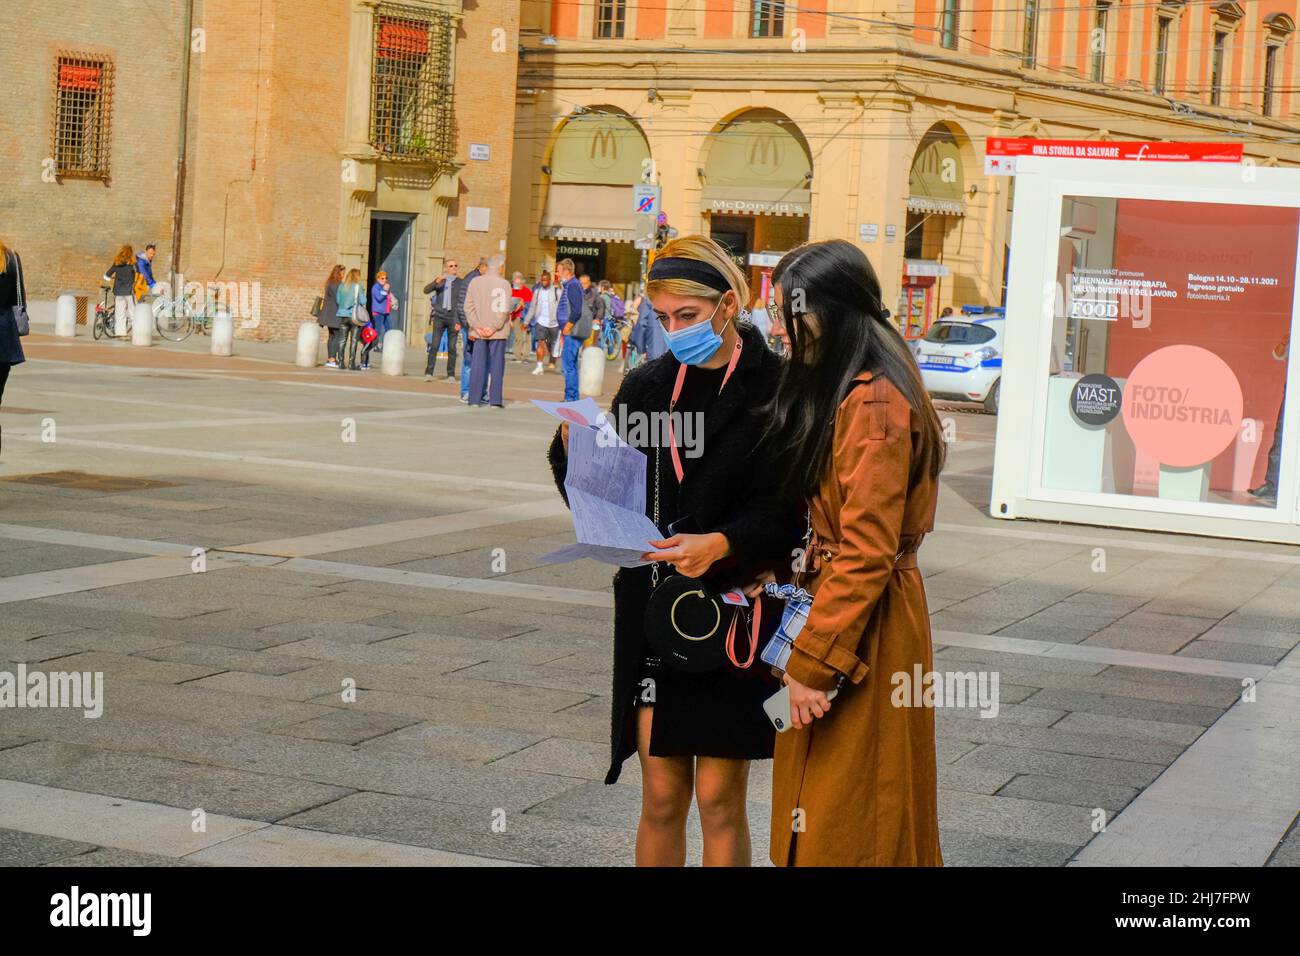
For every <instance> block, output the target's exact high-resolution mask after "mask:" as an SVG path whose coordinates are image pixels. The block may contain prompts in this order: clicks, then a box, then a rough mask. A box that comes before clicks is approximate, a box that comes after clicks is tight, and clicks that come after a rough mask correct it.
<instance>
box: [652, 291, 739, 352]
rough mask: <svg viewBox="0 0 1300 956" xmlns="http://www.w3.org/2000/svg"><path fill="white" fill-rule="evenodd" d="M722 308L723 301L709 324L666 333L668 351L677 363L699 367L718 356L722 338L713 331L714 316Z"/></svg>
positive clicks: (719, 302) (699, 324)
mask: <svg viewBox="0 0 1300 956" xmlns="http://www.w3.org/2000/svg"><path fill="white" fill-rule="evenodd" d="M721 307H722V300H721V299H719V300H718V304H717V305H715V306H714V307H713V312H712V313H711V314H710V315H709V319H708V321H707V322H699V323H697V324H695V325H688V326H687V327H686V328H684V329H678V330H677V331H676V332H665V333H664V338H665V339H666V340H667V342H668V349H669V351H671V352H672V353H673V356H674V357H675V358H676V359H677V361H679V362H681V363H682V364H683V365H699V364H700V363H701V362H707V361H708V360H709V359H711V358H713V356H714V355H716V354H717V352H718V349H720V348H721V347H722V336H721V335H720V334H719V333H717V332H715V331H713V316H715V315H717V314H718V309H719V308H721ZM727 322H728V323H730V322H731V320H730V319H728V320H727ZM722 328H723V330H724V331H725V330H726V328H727V326H726V325H724V326H723V327H722Z"/></svg>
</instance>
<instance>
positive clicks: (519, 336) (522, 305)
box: [506, 272, 533, 362]
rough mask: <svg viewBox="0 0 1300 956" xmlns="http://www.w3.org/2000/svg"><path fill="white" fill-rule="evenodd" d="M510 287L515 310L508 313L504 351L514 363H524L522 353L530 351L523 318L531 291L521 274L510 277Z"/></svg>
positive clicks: (530, 298) (517, 273) (529, 300)
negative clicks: (508, 319) (508, 324)
mask: <svg viewBox="0 0 1300 956" xmlns="http://www.w3.org/2000/svg"><path fill="white" fill-rule="evenodd" d="M510 285H511V286H512V287H513V288H514V293H513V295H514V297H515V310H514V311H513V312H511V313H510V338H508V339H506V351H507V352H508V353H510V356H511V358H512V359H513V360H514V361H516V362H526V361H527V359H525V358H524V353H526V352H528V351H531V349H530V348H529V342H528V339H529V336H528V325H527V323H526V322H525V321H524V316H525V315H526V314H527V311H528V305H529V303H531V302H532V301H533V290H532V289H530V288H528V285H527V283H525V282H524V274H523V273H522V272H516V273H515V274H514V275H513V276H512V277H511V279H510Z"/></svg>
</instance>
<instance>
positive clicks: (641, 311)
mask: <svg viewBox="0 0 1300 956" xmlns="http://www.w3.org/2000/svg"><path fill="white" fill-rule="evenodd" d="M636 323H637V326H638V327H639V328H641V329H642V332H641V346H642V347H641V354H642V355H643V356H644V357H645V360H646V361H647V362H651V361H654V360H655V359H657V358H658V357H659V356H661V355H663V354H664V353H665V352H667V351H668V340H667V339H665V338H664V327H663V323H661V322H660V321H659V319H658V318H657V317H656V316H655V311H654V308H653V307H652V306H651V305H650V296H649V295H646V294H643V295H642V296H641V302H640V304H639V305H638V306H637V309H636Z"/></svg>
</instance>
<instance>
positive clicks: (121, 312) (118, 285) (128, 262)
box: [104, 246, 135, 338]
mask: <svg viewBox="0 0 1300 956" xmlns="http://www.w3.org/2000/svg"><path fill="white" fill-rule="evenodd" d="M104 283H105V284H106V285H111V286H112V287H113V335H114V336H116V337H118V338H121V337H122V336H124V335H126V320H127V318H128V317H129V316H130V315H131V309H132V308H133V307H134V305H135V250H134V249H132V248H131V247H130V246H123V247H122V248H120V249H118V250H117V255H116V256H114V257H113V264H112V265H111V266H109V267H108V269H107V270H106V271H105V272H104Z"/></svg>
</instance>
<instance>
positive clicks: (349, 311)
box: [334, 269, 369, 372]
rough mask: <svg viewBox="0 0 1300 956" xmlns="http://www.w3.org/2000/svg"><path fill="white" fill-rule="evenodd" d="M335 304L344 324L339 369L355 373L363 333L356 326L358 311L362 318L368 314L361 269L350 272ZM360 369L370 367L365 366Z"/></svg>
mask: <svg viewBox="0 0 1300 956" xmlns="http://www.w3.org/2000/svg"><path fill="white" fill-rule="evenodd" d="M334 302H335V305H336V306H337V308H338V317H339V321H340V322H341V323H342V324H343V340H342V342H340V343H339V367H340V368H345V369H351V370H352V371H354V372H355V371H356V370H357V368H358V366H357V340H358V338H359V336H360V333H361V326H358V325H357V324H356V318H357V310H358V309H360V310H361V315H362V316H364V315H365V314H366V287H365V286H364V285H363V284H362V282H361V270H360V269H349V270H348V274H347V276H345V277H344V279H343V282H342V284H340V285H339V287H338V291H337V292H335V294H334ZM365 324H366V323H362V325H365ZM360 368H363V369H364V368H369V366H368V365H365V364H363V365H361V366H360Z"/></svg>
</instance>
